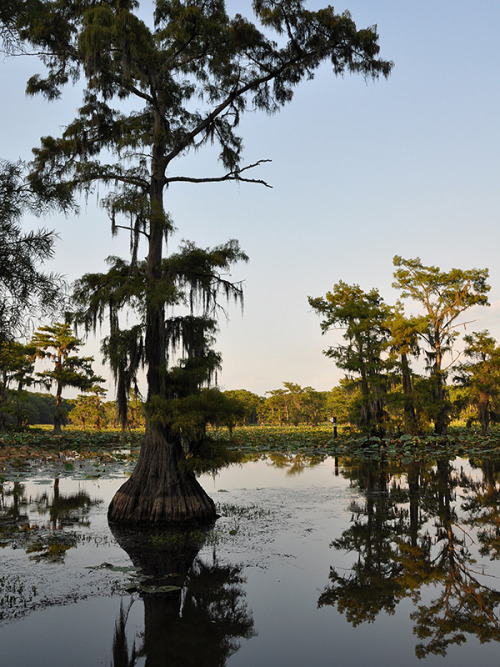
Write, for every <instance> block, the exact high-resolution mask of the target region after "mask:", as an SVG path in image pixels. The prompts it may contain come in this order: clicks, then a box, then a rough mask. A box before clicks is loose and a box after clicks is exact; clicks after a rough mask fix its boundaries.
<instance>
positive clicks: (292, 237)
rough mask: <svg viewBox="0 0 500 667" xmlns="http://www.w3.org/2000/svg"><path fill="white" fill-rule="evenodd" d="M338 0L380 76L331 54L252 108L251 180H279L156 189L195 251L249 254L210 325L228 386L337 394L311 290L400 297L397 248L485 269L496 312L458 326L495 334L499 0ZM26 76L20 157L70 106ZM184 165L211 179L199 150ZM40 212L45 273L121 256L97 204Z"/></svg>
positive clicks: (14, 88) (11, 94) (247, 127)
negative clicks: (281, 98) (369, 43)
mask: <svg viewBox="0 0 500 667" xmlns="http://www.w3.org/2000/svg"><path fill="white" fill-rule="evenodd" d="M323 4H326V3H321V2H319V1H318V0H314V2H310V3H309V4H308V6H310V8H311V9H316V8H319V7H320V6H321V5H323ZM244 5H246V3H243V2H241V1H240V2H236V1H232V2H231V1H230V2H228V7H229V9H230V10H231V8H232V7H234V8H235V11H237V10H240V11H242V12H243V7H244ZM335 9H336V10H337V11H343V10H344V9H349V11H350V12H351V14H352V17H353V19H354V20H355V21H356V23H357V25H358V27H365V26H367V25H372V24H377V26H378V31H379V35H380V45H381V55H382V57H384V58H387V59H390V60H393V61H394V63H395V67H394V70H393V73H392V75H391V76H390V77H389V79H388V80H380V81H376V82H372V81H365V80H364V79H362V78H361V77H349V76H347V77H345V78H337V79H335V78H334V77H333V76H332V75H331V74H330V72H329V70H328V67H327V66H324V67H323V68H322V69H321V71H320V72H319V73H318V75H317V76H316V78H315V79H314V80H313V81H310V82H306V83H305V84H303V85H302V86H300V87H299V88H298V89H297V92H296V95H295V98H294V100H293V101H292V103H291V104H290V105H289V106H288V107H287V108H286V109H284V110H283V111H282V112H281V113H280V114H278V115H276V116H273V117H268V116H265V115H262V114H251V115H249V116H248V117H247V118H245V119H244V121H243V122H242V125H241V128H242V133H243V137H244V144H245V149H246V150H245V155H246V161H247V162H248V163H251V162H255V161H256V160H258V159H262V158H269V159H271V160H272V162H271V163H269V164H266V165H263V166H262V167H261V168H260V170H259V171H258V172H256V174H255V175H256V176H258V177H261V178H264V179H266V180H267V181H268V182H269V183H270V184H271V185H272V186H273V189H272V190H270V189H266V188H263V187H260V186H256V185H245V184H241V185H237V184H230V183H226V184H216V185H201V186H194V185H187V184H179V185H176V186H172V187H171V189H170V190H169V191H168V192H167V194H166V206H167V208H168V209H169V210H170V212H171V214H172V216H173V219H174V221H175V224H176V226H177V227H178V228H179V234H178V236H179V238H187V239H190V240H193V241H195V242H196V243H198V244H200V245H202V246H208V245H216V244H219V243H223V242H225V241H226V240H228V239H230V238H237V239H239V240H240V243H241V246H242V248H243V249H244V250H245V251H246V252H247V253H248V255H249V256H250V263H249V264H247V265H240V266H237V267H236V269H235V271H234V274H233V277H234V278H235V279H242V280H244V281H245V309H244V313H243V316H242V315H241V313H240V310H239V308H237V307H233V306H232V307H230V309H229V312H230V321H229V323H226V322H225V321H221V334H220V336H219V344H218V349H219V350H220V351H221V352H222V354H223V371H222V374H221V375H220V378H219V382H220V385H221V387H222V388H225V389H233V388H240V387H241V388H246V389H250V390H252V391H255V392H257V393H259V394H263V393H264V392H265V391H266V390H270V389H275V388H278V387H279V386H281V383H282V382H283V381H293V382H297V383H299V384H301V385H303V386H306V385H311V386H313V387H314V388H316V389H320V390H322V389H330V388H331V387H332V386H333V385H334V384H335V383H336V382H337V380H338V378H339V377H340V376H341V375H340V373H339V372H338V371H337V370H336V368H335V366H334V364H333V362H332V361H330V360H328V359H327V358H326V357H324V356H323V355H322V349H324V348H325V347H326V346H328V345H329V344H331V343H333V342H334V340H335V334H332V335H326V336H321V333H320V329H319V320H318V318H317V317H316V315H315V314H314V313H313V312H311V310H310V308H309V306H308V303H307V296H308V295H311V296H320V295H323V294H325V292H326V291H327V290H328V289H330V288H331V287H332V286H333V284H334V283H336V282H337V281H339V280H344V281H346V282H349V283H358V284H359V285H361V287H362V288H363V289H367V290H368V289H370V288H372V287H378V288H379V289H380V290H381V292H382V294H383V295H384V297H385V298H386V299H387V300H388V301H389V302H394V301H395V299H396V298H397V292H396V291H395V290H393V289H392V288H391V282H392V270H393V267H392V257H393V256H394V255H395V254H399V255H402V256H403V257H416V256H420V257H421V259H422V261H423V262H424V263H425V264H436V265H438V266H441V268H443V269H449V268H451V267H452V266H456V267H460V268H472V267H477V268H483V267H488V268H489V269H490V276H491V280H490V282H491V285H492V290H491V293H490V295H491V299H490V300H491V302H492V307H491V308H489V309H486V308H485V309H480V310H478V312H477V313H475V314H474V317H475V318H476V322H475V323H474V325H473V326H472V327H470V329H469V330H471V329H475V330H482V329H486V328H488V329H489V330H490V331H491V333H492V334H493V335H495V336H496V337H497V338H500V267H499V262H498V254H499V245H500V224H499V217H500V213H499V211H500V190H499V187H498V181H499V171H500V169H499V167H500V132H499V127H498V126H499V118H500V80H499V79H500V74H499V71H500V68H499V65H500V48H499V46H498V35H497V33H498V26H499V25H500V3H498V2H497V0H480V1H479V2H477V3H474V4H473V3H470V2H467V3H466V2H463V1H462V0H453V1H452V0H432V1H431V0H423V1H421V2H419V3H414V2H405V1H403V0H386V1H378V0H351V1H350V2H348V3H346V5H344V4H342V5H341V4H336V5H335ZM35 71H39V67H38V66H37V63H36V62H35V60H34V59H14V60H13V59H10V60H3V62H2V64H1V69H0V77H1V83H2V89H3V90H4V91H5V90H8V95H6V96H5V95H4V100H3V103H2V106H1V108H0V118H1V120H2V124H1V138H2V150H1V151H0V155H1V156H2V157H4V158H9V159H16V158H18V157H21V158H25V159H26V158H29V154H30V149H31V147H32V146H35V145H37V142H38V139H39V137H40V136H41V135H43V134H51V133H52V134H55V133H57V132H58V131H59V130H58V128H60V127H63V126H64V125H65V123H67V122H69V121H70V120H71V119H72V117H73V113H74V109H75V108H76V106H77V105H78V104H79V101H80V95H79V92H78V91H77V90H72V91H68V94H67V95H66V96H65V98H64V100H63V101H62V102H56V103H48V102H46V101H44V100H42V99H41V98H40V99H38V98H37V99H30V98H26V97H25V96H24V85H25V80H26V78H27V77H28V76H29V75H30V74H31V73H33V72H35ZM188 168H190V164H189V162H187V163H186V166H185V171H184V172H183V173H186V171H187V169H188ZM192 168H193V169H196V171H197V172H199V173H204V174H205V175H212V174H214V173H218V167H217V165H215V164H214V161H213V154H211V153H210V152H208V153H207V154H203V153H199V154H197V155H196V156H195V158H194V160H193V161H192ZM27 224H29V221H27ZM44 224H46V225H47V226H50V227H54V228H56V229H57V231H58V232H59V234H60V236H61V240H60V242H59V243H58V246H57V256H56V259H55V261H54V263H53V267H52V268H55V269H56V270H59V271H61V272H62V273H64V274H66V275H67V277H68V279H69V280H73V279H75V278H77V277H78V276H79V275H81V274H82V273H84V272H87V271H94V270H97V271H98V270H102V269H103V267H104V263H103V259H104V258H105V257H106V256H108V255H110V254H118V255H122V256H125V255H126V254H127V252H128V239H127V238H126V237H123V238H118V239H117V238H115V239H112V238H111V233H110V229H109V223H108V221H107V219H106V216H105V214H104V213H103V212H102V211H101V210H99V209H98V207H96V205H95V198H93V199H92V201H89V202H88V205H87V207H86V209H85V207H84V209H83V210H82V214H81V215H80V217H79V218H77V219H75V218H68V219H65V218H64V217H63V216H54V217H53V218H52V219H50V220H46V221H45V223H44ZM89 349H90V350H91V352H95V353H96V355H97V356H99V355H98V353H97V352H96V350H97V346H96V345H95V344H91V345H90V347H89Z"/></svg>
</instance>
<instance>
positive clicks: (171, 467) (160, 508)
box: [108, 429, 217, 526]
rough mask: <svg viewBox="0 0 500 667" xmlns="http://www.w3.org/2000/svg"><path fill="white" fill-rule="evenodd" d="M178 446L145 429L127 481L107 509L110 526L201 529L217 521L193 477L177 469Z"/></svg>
mask: <svg viewBox="0 0 500 667" xmlns="http://www.w3.org/2000/svg"><path fill="white" fill-rule="evenodd" d="M180 458H181V448H180V445H175V444H171V443H168V442H167V441H166V439H165V437H164V436H163V434H162V433H161V432H157V431H154V430H151V429H148V431H147V432H146V436H145V438H144V442H143V445H142V447H141V453H140V456H139V460H138V462H137V465H136V467H135V470H134V472H133V473H132V475H131V476H130V478H129V479H128V480H127V481H126V482H125V484H123V485H122V486H121V487H120V488H119V489H118V491H117V492H116V493H115V495H114V497H113V499H112V501H111V503H110V506H109V508H108V520H109V521H110V522H111V523H119V524H128V525H133V524H135V525H149V526H151V525H165V526H204V525H207V524H210V523H213V522H214V521H215V519H216V518H217V513H216V510H215V504H214V502H213V500H212V499H211V498H210V497H209V496H208V495H207V493H206V492H205V490H204V489H203V488H202V487H201V485H200V484H199V482H198V481H197V480H196V478H195V476H194V474H192V473H190V472H187V471H184V470H182V468H179V465H178V462H179V460H180Z"/></svg>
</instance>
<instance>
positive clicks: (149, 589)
mask: <svg viewBox="0 0 500 667" xmlns="http://www.w3.org/2000/svg"><path fill="white" fill-rule="evenodd" d="M111 530H112V532H113V534H114V536H115V538H116V540H117V542H118V544H119V545H120V546H121V547H122V548H123V549H124V550H125V551H126V552H127V553H128V555H129V557H130V559H131V560H132V562H133V564H134V566H135V567H136V568H138V569H140V571H141V573H142V575H143V577H144V581H145V585H144V586H142V587H141V588H140V596H141V598H142V600H143V602H144V633H143V634H142V636H141V637H140V638H139V642H137V638H136V641H134V643H133V644H132V646H131V647H130V649H129V648H128V644H127V638H126V622H127V615H128V613H129V608H128V609H127V608H125V607H123V606H122V608H121V610H120V615H119V617H118V620H117V622H116V626H115V634H114V639H113V667H131V666H132V665H134V664H136V661H137V659H138V658H139V657H145V658H146V665H147V666H148V667H156V666H159V665H162V666H163V665H165V664H168V665H171V666H176V665H178V666H182V667H190V666H193V667H194V665H196V666H197V667H199V665H204V667H212V666H214V667H215V666H216V665H217V666H221V665H224V664H225V663H226V661H227V659H228V658H229V657H230V656H231V655H233V653H235V652H236V651H237V650H238V649H239V647H240V640H241V639H250V638H251V637H253V636H255V634H256V633H255V631H254V623H253V618H252V614H251V611H250V610H249V609H248V607H247V604H246V601H245V593H244V591H243V584H244V583H245V579H244V578H243V577H242V575H241V568H240V567H238V566H235V565H228V564H223V563H220V562H219V561H218V558H217V554H216V550H215V547H214V548H213V551H212V554H211V558H209V559H205V558H200V557H199V555H198V553H199V550H200V548H201V546H202V544H203V535H201V534H200V533H193V532H187V531H183V532H180V531H175V532H169V533H168V532H163V533H160V534H158V533H156V534H155V533H152V532H149V531H141V532H137V531H136V532H133V533H132V532H131V531H130V530H126V529H123V528H118V527H117V526H112V527H111ZM167 588H169V589H170V590H167ZM137 643H140V647H139V648H137Z"/></svg>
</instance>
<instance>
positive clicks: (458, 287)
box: [393, 255, 490, 435]
mask: <svg viewBox="0 0 500 667" xmlns="http://www.w3.org/2000/svg"><path fill="white" fill-rule="evenodd" d="M393 262H394V266H395V267H396V270H395V271H394V278H395V281H394V283H393V286H394V287H396V288H397V289H400V290H401V294H402V296H403V298H410V299H413V300H415V301H417V302H418V303H420V304H421V305H422V307H423V309H424V313H425V316H426V317H427V329H426V331H422V332H419V336H420V338H421V339H422V340H423V341H424V343H425V345H426V348H425V349H424V351H425V354H426V356H427V362H428V366H429V370H430V381H431V386H432V399H433V406H434V415H433V416H434V429H435V432H436V433H437V434H439V435H444V434H445V433H446V430H447V425H448V414H449V410H450V405H449V401H448V400H447V395H446V377H447V369H448V368H449V366H450V365H451V363H453V360H452V361H451V362H450V364H448V365H447V366H445V365H444V356H445V355H446V354H447V353H449V352H450V351H451V348H452V345H453V341H454V340H455V338H456V337H457V336H458V331H457V328H458V327H459V326H462V325H463V324H464V323H463V322H458V321H457V320H458V318H459V317H460V315H461V314H462V313H463V312H465V311H466V310H468V309H469V308H472V306H478V305H479V306H487V305H489V304H488V297H487V293H488V291H489V290H490V286H489V285H488V283H487V282H486V280H487V278H488V270H487V269H470V270H467V271H465V270H462V269H451V270H450V271H442V270H441V269H440V268H439V267H437V266H424V265H423V264H422V262H421V260H420V258H418V257H417V258H416V259H403V258H402V257H400V256H398V255H396V256H395V257H394V260H393Z"/></svg>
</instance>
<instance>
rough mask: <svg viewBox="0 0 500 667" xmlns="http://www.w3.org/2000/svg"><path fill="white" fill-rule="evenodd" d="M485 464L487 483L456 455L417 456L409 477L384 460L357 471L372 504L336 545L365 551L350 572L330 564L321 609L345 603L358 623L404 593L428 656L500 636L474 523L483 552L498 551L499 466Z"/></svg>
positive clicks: (496, 598) (355, 510) (499, 599)
mask: <svg viewBox="0 0 500 667" xmlns="http://www.w3.org/2000/svg"><path fill="white" fill-rule="evenodd" d="M482 469H483V482H482V483H477V482H474V480H473V478H472V477H471V476H470V475H469V476H468V475H466V474H465V473H463V472H462V474H461V475H458V474H457V473H456V471H455V470H454V468H453V466H452V465H451V463H450V461H448V460H446V459H441V460H439V461H437V465H436V466H434V467H431V466H430V465H424V464H423V463H418V462H416V463H412V464H411V465H410V466H409V467H408V469H407V470H406V475H402V474H401V473H402V472H403V471H402V470H401V469H398V468H392V469H391V468H390V466H388V465H387V464H384V463H383V462H377V463H375V462H374V463H366V462H365V463H361V464H360V465H359V467H357V468H352V469H350V470H349V471H348V474H349V475H350V476H351V478H352V480H353V482H355V483H356V484H357V486H358V487H359V489H360V490H361V492H362V493H363V496H364V503H363V504H355V505H352V506H351V508H350V509H351V511H352V519H351V524H352V525H351V526H350V527H349V528H348V529H347V530H345V531H344V532H343V533H342V536H341V537H340V538H339V539H336V540H334V541H333V542H332V543H331V546H332V547H333V548H335V549H337V550H343V551H347V552H349V551H355V552H357V561H356V562H355V563H354V564H353V565H352V568H351V571H350V573H349V574H347V575H345V574H339V572H337V570H336V569H335V568H333V567H332V568H330V575H329V580H330V582H329V585H328V586H327V587H326V588H325V590H324V591H323V593H322V594H321V595H320V598H319V600H318V606H320V607H323V606H325V605H333V606H336V607H337V609H338V611H339V612H340V613H343V614H345V615H346V618H347V620H348V621H349V622H350V623H352V625H353V626H356V625H358V624H360V623H363V622H373V621H374V620H375V618H376V616H377V615H378V614H379V613H380V612H381V611H385V612H386V613H389V614H393V613H394V611H395V608H396V606H397V604H398V603H399V601H400V600H402V599H403V598H406V597H411V599H412V601H413V602H414V604H415V606H416V610H415V611H414V612H413V613H412V614H411V616H410V618H411V620H412V621H414V623H415V627H414V632H415V634H416V635H417V637H418V638H419V640H421V642H420V643H419V644H417V646H416V648H415V652H416V655H417V656H418V657H420V658H422V657H425V656H426V655H428V654H430V653H433V654H438V655H445V654H446V651H447V648H448V646H449V645H451V644H460V643H462V642H464V641H465V640H466V635H467V634H468V635H475V636H476V637H477V638H478V639H479V641H480V642H486V641H491V640H495V641H500V625H499V613H498V612H499V605H500V593H499V592H498V591H497V590H495V589H494V588H493V587H489V586H488V585H487V584H486V583H485V579H484V577H482V576H481V575H480V573H479V571H478V570H477V569H475V568H476V567H477V566H476V565H475V560H474V554H473V553H471V551H470V547H471V545H472V542H473V538H472V535H471V532H472V528H471V527H473V528H474V529H477V532H476V530H474V533H475V534H477V536H478V540H479V541H480V544H481V549H480V553H481V555H483V556H484V555H486V554H488V555H490V556H491V557H492V558H493V557H497V556H498V536H499V520H498V519H499V517H498V500H499V497H500V493H499V491H498V488H497V484H496V480H495V478H494V475H493V474H492V468H491V464H488V463H484V464H483V468H482ZM459 485H460V487H461V488H462V489H464V494H465V495H464V498H459V500H464V502H462V504H461V505H459V504H458V501H457V487H458V486H459ZM424 586H426V589H425V594H424V588H423V587H424ZM436 589H438V590H439V595H438V596H437V598H435V599H433V600H432V601H431V602H430V603H428V604H424V603H423V601H422V598H423V597H424V595H425V596H426V597H427V596H429V594H431V593H433V592H434V591H435V590H436Z"/></svg>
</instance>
